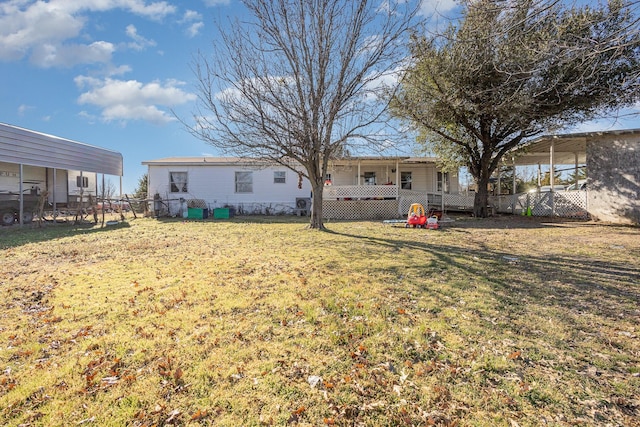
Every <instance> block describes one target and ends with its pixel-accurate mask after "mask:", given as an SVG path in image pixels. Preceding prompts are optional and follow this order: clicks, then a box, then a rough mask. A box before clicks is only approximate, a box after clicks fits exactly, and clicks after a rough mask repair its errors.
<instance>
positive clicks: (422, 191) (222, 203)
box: [142, 157, 458, 219]
mask: <svg viewBox="0 0 640 427" xmlns="http://www.w3.org/2000/svg"><path fill="white" fill-rule="evenodd" d="M142 164H143V165H146V166H147V167H148V175H147V176H148V184H147V188H148V198H149V199H154V200H155V201H156V202H155V203H154V206H153V208H152V210H154V211H156V213H157V214H162V213H164V214H169V215H172V216H176V215H177V216H179V215H181V214H184V210H185V209H188V207H202V208H208V209H209V210H210V211H211V210H213V209H215V208H224V207H228V208H233V210H235V211H236V212H238V213H250V214H254V213H255V214H258V213H261V214H279V213H307V212H308V211H309V210H310V204H311V185H310V183H309V182H308V180H307V179H305V178H303V177H302V175H301V174H300V173H297V172H296V171H302V167H301V166H300V165H297V164H292V165H291V167H285V166H282V165H277V164H273V163H270V162H266V161H259V160H255V159H247V158H231V157H172V158H165V159H158V160H149V161H145V162H142ZM457 192H458V176H457V173H447V172H442V171H441V170H440V169H439V168H438V167H437V165H436V159H434V158H413V157H352V158H344V159H337V160H332V161H331V163H330V164H329V165H328V167H327V176H326V177H325V187H324V189H323V215H324V216H325V217H327V218H334V219H364V218H390V217H391V218H396V217H400V216H403V215H406V214H407V211H408V209H409V206H410V204H411V203H414V202H417V203H422V204H424V205H428V204H429V203H432V204H433V203H434V202H435V201H436V198H438V199H437V203H438V206H439V205H440V201H441V200H442V195H443V194H457ZM429 195H432V196H433V198H430V200H427V198H429Z"/></svg>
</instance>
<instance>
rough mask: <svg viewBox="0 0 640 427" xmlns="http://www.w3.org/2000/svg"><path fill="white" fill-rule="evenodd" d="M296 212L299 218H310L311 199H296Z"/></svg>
mask: <svg viewBox="0 0 640 427" xmlns="http://www.w3.org/2000/svg"><path fill="white" fill-rule="evenodd" d="M294 212H295V213H296V215H298V216H309V215H310V214H311V198H310V197H296V208H295V209H294Z"/></svg>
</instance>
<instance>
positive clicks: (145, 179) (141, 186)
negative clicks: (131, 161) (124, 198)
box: [133, 173, 149, 200]
mask: <svg viewBox="0 0 640 427" xmlns="http://www.w3.org/2000/svg"><path fill="white" fill-rule="evenodd" d="M148 184H149V175H148V174H146V173H145V174H144V175H142V176H141V177H140V178H138V186H137V187H136V189H135V190H134V191H133V197H135V198H136V199H140V200H144V199H146V198H147V188H148Z"/></svg>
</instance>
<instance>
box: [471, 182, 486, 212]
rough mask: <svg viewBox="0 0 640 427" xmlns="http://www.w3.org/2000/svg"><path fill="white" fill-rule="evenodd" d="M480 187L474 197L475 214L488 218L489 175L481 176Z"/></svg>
mask: <svg viewBox="0 0 640 427" xmlns="http://www.w3.org/2000/svg"><path fill="white" fill-rule="evenodd" d="M477 182H478V189H477V191H476V195H475V198H474V199H473V216H475V217H476V218H486V217H488V216H489V209H488V206H489V190H488V186H489V175H487V176H481V177H480V178H479V179H478V180H477Z"/></svg>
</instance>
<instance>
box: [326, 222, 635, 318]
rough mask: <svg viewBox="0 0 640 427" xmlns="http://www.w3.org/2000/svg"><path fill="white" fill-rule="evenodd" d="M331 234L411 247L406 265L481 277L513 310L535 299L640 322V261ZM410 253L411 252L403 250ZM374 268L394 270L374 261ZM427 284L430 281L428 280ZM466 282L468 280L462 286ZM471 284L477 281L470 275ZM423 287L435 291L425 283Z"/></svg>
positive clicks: (418, 270)
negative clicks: (595, 258) (516, 253)
mask: <svg viewBox="0 0 640 427" xmlns="http://www.w3.org/2000/svg"><path fill="white" fill-rule="evenodd" d="M329 232H330V233H332V234H336V235H343V236H346V237H349V238H354V239H362V240H366V241H367V242H368V243H371V244H375V245H381V246H385V247H387V248H388V249H385V251H397V252H398V253H401V251H403V250H410V251H411V257H412V260H413V261H412V265H411V266H410V267H408V268H407V267H405V270H407V271H410V272H412V273H414V275H415V276H418V277H429V274H432V275H434V276H435V275H437V274H439V272H446V271H452V270H456V271H457V272H464V276H467V277H469V278H471V279H473V278H482V279H483V280H484V281H485V283H487V284H488V285H489V286H490V287H491V290H492V296H493V297H495V298H497V299H498V301H499V303H500V304H502V305H504V306H509V307H510V309H509V312H516V313H517V312H519V311H524V310H525V309H526V308H527V306H529V305H530V304H540V305H542V306H547V307H554V308H555V309H557V310H560V311H562V310H565V311H572V312H573V313H574V314H576V315H584V314H592V315H594V316H602V317H606V318H609V319H611V320H615V319H619V318H621V317H622V316H628V317H632V318H635V319H637V321H640V286H639V284H640V265H629V264H627V263H623V262H618V261H615V260H610V261H601V260H592V259H584V258H580V257H574V256H555V257H549V256H546V255H544V254H541V255H526V256H520V255H514V254H513V253H511V252H505V251H498V250H490V249H488V248H486V247H485V248H483V249H481V250H471V249H467V248H462V247H458V246H451V245H443V244H438V243H433V242H419V241H414V240H408V239H401V238H397V239H396V238H394V239H387V238H381V237H371V236H362V235H358V234H357V233H355V232H354V233H341V232H336V231H329ZM404 253H406V252H404ZM371 272H372V273H374V274H375V273H378V274H381V273H385V272H387V273H389V270H388V269H386V270H385V269H384V268H377V267H376V265H375V263H372V266H371ZM426 283H429V282H428V281H426ZM463 286H464V285H463ZM468 286H474V285H473V284H472V280H469V285H468ZM422 291H424V292H433V290H432V289H430V288H428V286H427V285H425V286H424V287H423V288H422Z"/></svg>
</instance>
